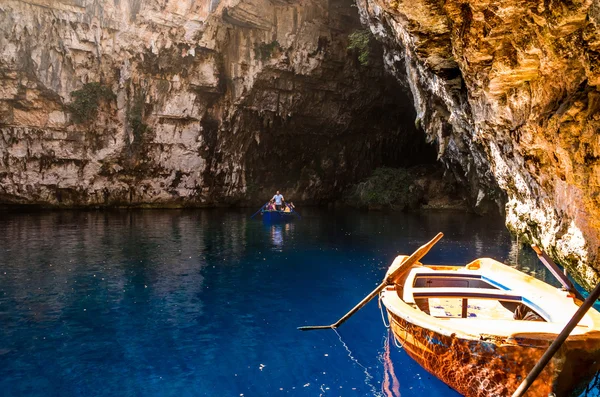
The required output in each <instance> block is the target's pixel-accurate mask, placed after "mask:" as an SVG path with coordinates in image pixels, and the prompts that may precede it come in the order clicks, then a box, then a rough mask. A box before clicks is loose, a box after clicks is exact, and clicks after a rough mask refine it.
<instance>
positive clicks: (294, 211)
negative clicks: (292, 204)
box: [292, 208, 302, 219]
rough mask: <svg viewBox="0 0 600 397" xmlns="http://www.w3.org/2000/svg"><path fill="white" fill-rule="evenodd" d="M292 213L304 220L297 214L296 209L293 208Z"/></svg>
mask: <svg viewBox="0 0 600 397" xmlns="http://www.w3.org/2000/svg"><path fill="white" fill-rule="evenodd" d="M292 212H293V213H294V214H296V215H298V218H300V219H302V217H301V216H300V214H299V213H297V212H296V210H295V209H293V208H292Z"/></svg>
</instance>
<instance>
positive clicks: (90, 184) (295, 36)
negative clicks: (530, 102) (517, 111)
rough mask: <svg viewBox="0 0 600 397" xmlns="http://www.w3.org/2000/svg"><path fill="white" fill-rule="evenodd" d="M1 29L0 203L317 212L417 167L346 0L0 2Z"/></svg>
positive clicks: (403, 97)
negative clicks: (354, 38)
mask: <svg viewBox="0 0 600 397" xmlns="http://www.w3.org/2000/svg"><path fill="white" fill-rule="evenodd" d="M0 28H1V29H0V204H24V205H31V204H35V205H44V206H48V205H49V206H65V207H72V206H113V205H127V206H129V205H136V206H160V207H165V206H177V207H178V206H203V205H219V204H230V203H240V202H249V201H252V200H254V201H255V202H260V201H264V200H265V197H267V198H268V197H270V196H271V195H272V194H273V191H274V190H275V189H279V190H283V191H285V193H286V197H291V198H293V199H296V200H303V201H305V202H319V201H323V200H332V199H333V198H335V197H336V196H337V195H338V194H339V193H340V192H341V191H342V190H343V189H344V188H345V187H346V186H347V185H348V184H349V183H351V182H355V181H356V180H357V179H359V178H361V177H364V176H366V175H368V174H369V173H370V171H371V170H372V169H373V168H375V167H378V166H381V165H392V166H393V165H402V164H404V163H411V162H415V161H416V162H419V161H422V160H423V157H425V158H428V157H429V156H430V154H429V152H428V147H427V145H426V144H425V143H424V140H423V139H422V137H421V135H422V133H420V132H419V131H418V129H417V128H416V127H415V125H414V119H415V112H414V109H413V106H412V103H411V102H412V99H411V97H410V92H409V90H408V89H407V87H403V86H402V85H401V84H400V83H399V82H398V81H397V80H396V79H394V78H393V77H391V76H389V75H388V74H386V73H385V70H384V65H383V61H382V56H381V54H382V49H381V46H380V45H379V44H377V42H376V41H375V40H373V41H372V43H371V44H370V58H369V63H368V65H361V64H360V63H359V62H358V60H357V54H356V53H355V52H353V51H349V50H348V45H349V41H348V35H349V34H350V33H352V32H354V31H356V30H358V29H361V24H360V19H359V16H358V12H357V9H356V7H355V6H354V5H353V3H352V1H350V0H332V1H326V0H307V1H302V2H294V1H284V0H222V1H220V2H219V1H218V0H210V1H206V0H203V1H200V0H185V1H184V0H144V1H140V0H118V1H117V0H103V1H99V0H59V1H52V0H28V1H21V0H5V1H3V2H2V3H1V4H0ZM90 83H100V85H99V86H97V87H101V88H100V89H101V92H105V95H104V94H103V96H102V95H101V96H100V97H99V99H98V106H97V114H96V115H94V117H91V118H90V117H87V118H85V117H83V119H84V120H83V121H82V120H81V119H82V117H76V116H77V114H76V113H74V112H73V110H72V109H74V106H76V105H77V94H75V95H74V93H76V92H78V90H82V89H86V88H89V86H90ZM106 90H108V91H106ZM86 92H87V91H86ZM82 95H83V98H84V99H85V100H87V99H89V98H88V97H89V96H90V93H89V92H87V93H84V94H82ZM86 98H87V99H86ZM95 98H98V97H97V96H96V97H95ZM80 104H81V103H80ZM86 104H87V105H86ZM83 105H85V106H83ZM83 105H82V106H83V109H84V110H86V109H88V108H89V107H90V106H89V103H88V102H85V103H83ZM86 106H87V107H86ZM92 107H93V106H92ZM75 108H76V107H75ZM94 109H96V108H94ZM85 114H88V113H85ZM85 114H84V115H85Z"/></svg>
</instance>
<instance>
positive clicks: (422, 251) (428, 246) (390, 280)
mask: <svg viewBox="0 0 600 397" xmlns="http://www.w3.org/2000/svg"><path fill="white" fill-rule="evenodd" d="M443 236H444V234H443V233H438V234H437V236H435V237H434V238H433V240H431V241H430V242H428V243H427V244H425V245H422V246H421V247H420V248H419V249H418V250H416V251H415V252H414V253H413V254H412V255H411V256H409V257H408V258H406V259H405V260H404V261H403V262H402V263H401V264H400V266H398V268H397V269H396V270H394V271H393V272H392V273H390V274H389V275H388V276H387V277H386V278H385V280H383V282H382V283H381V284H379V286H378V287H377V288H375V289H374V290H373V291H372V292H371V293H370V294H369V295H367V296H366V297H365V298H364V299H363V300H361V301H360V302H359V303H358V304H357V305H356V306H354V307H353V308H352V310H350V311H349V312H348V313H346V314H345V315H344V317H342V318H340V319H339V320H338V321H337V322H335V323H333V324H331V325H308V326H304V327H298V329H299V330H301V331H311V330H313V329H327V328H337V327H339V326H340V325H342V323H344V322H345V321H346V320H348V319H349V318H350V316H352V315H353V314H354V313H356V312H357V311H359V310H360V309H361V308H362V307H363V306H364V305H366V304H367V303H369V301H370V300H371V299H373V298H374V297H375V296H377V294H379V293H380V292H381V291H383V289H384V288H385V287H387V286H388V285H389V284H391V283H393V282H394V281H395V279H396V276H398V275H400V274H401V273H402V272H403V271H405V269H406V268H407V267H409V266H412V265H414V264H415V263H416V262H418V261H419V259H421V258H422V257H424V256H425V254H427V253H428V252H429V250H430V249H431V247H433V246H434V245H435V243H437V242H438V241H439V240H440V239H441V238H442V237H443Z"/></svg>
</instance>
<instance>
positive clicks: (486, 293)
mask: <svg viewBox="0 0 600 397" xmlns="http://www.w3.org/2000/svg"><path fill="white" fill-rule="evenodd" d="M411 292H412V296H413V302H414V299H418V298H476V299H496V300H499V301H510V302H522V301H523V297H522V296H521V295H517V294H514V293H512V292H510V291H502V290H498V289H491V288H457V287H442V288H427V287H425V288H414V287H413V288H412V290H411Z"/></svg>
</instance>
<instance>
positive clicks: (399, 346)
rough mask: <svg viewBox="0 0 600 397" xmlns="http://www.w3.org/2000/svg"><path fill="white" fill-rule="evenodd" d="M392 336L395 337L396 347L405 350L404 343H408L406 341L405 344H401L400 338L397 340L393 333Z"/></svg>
mask: <svg viewBox="0 0 600 397" xmlns="http://www.w3.org/2000/svg"><path fill="white" fill-rule="evenodd" d="M392 336H393V337H394V345H396V347H397V348H398V349H403V348H404V343H406V341H404V343H403V344H400V342H399V341H398V338H396V335H394V333H393V332H392Z"/></svg>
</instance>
